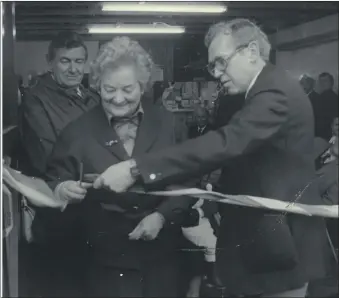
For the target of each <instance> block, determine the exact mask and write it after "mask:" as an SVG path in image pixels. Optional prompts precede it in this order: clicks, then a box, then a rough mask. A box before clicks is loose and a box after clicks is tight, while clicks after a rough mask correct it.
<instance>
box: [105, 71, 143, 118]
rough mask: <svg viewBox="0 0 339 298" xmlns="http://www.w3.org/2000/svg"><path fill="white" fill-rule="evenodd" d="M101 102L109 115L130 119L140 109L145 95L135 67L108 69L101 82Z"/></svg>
mask: <svg viewBox="0 0 339 298" xmlns="http://www.w3.org/2000/svg"><path fill="white" fill-rule="evenodd" d="M100 94H101V102H102V106H103V108H104V110H105V111H106V113H107V114H109V115H111V116H113V117H128V116H130V115H132V114H133V113H134V112H135V111H136V109H137V108H138V106H139V104H140V100H141V96H142V94H143V92H142V90H141V87H140V84H139V81H138V80H137V75H136V70H135V67H134V66H132V65H122V66H120V67H118V68H115V69H110V68H108V69H106V70H105V71H104V72H103V74H102V76H101V82H100Z"/></svg>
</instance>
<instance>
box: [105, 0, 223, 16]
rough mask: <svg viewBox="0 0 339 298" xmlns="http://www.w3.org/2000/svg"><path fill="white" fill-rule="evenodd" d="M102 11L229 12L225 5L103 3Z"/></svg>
mask: <svg viewBox="0 0 339 298" xmlns="http://www.w3.org/2000/svg"><path fill="white" fill-rule="evenodd" d="M102 11H116V12H159V13H196V14H208V13H210V14H219V13H224V12H226V11H227V6H225V5H223V4H219V3H216V4H199V3H194V4H193V3H191V4H185V3H170V2H167V3H166V2H165V3H159V2H158V3H150V2H139V3H137V4H135V3H128V2H127V3H114V2H113V3H112V2H110V3H103V4H102Z"/></svg>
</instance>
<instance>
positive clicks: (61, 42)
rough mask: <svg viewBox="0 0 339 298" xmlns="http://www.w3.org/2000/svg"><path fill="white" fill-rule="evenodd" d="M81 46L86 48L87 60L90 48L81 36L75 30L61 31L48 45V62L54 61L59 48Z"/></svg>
mask: <svg viewBox="0 0 339 298" xmlns="http://www.w3.org/2000/svg"><path fill="white" fill-rule="evenodd" d="M80 47H82V48H83V49H84V50H85V52H86V60H87V58H88V50H87V47H86V45H85V43H84V41H83V40H82V38H81V36H80V35H79V34H78V33H76V32H73V31H63V32H60V33H58V34H57V35H56V36H55V38H53V39H52V41H51V42H50V44H49V46H48V53H47V60H48V62H50V61H52V60H53V59H54V58H55V54H56V51H57V50H58V49H74V48H80Z"/></svg>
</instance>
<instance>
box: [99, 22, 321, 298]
mask: <svg viewBox="0 0 339 298" xmlns="http://www.w3.org/2000/svg"><path fill="white" fill-rule="evenodd" d="M205 44H206V46H207V47H208V60H209V67H208V69H209V71H210V73H211V74H212V75H213V76H214V77H215V78H217V79H218V80H220V81H221V83H222V84H223V87H224V88H225V90H226V91H227V92H228V93H230V94H239V93H245V103H244V105H243V107H242V108H241V110H240V111H239V112H238V113H236V114H235V115H234V116H233V117H232V118H231V120H230V122H229V123H228V125H225V126H223V127H221V128H219V129H218V130H216V131H210V132H208V133H207V134H205V135H203V136H201V137H198V138H195V139H190V140H187V141H185V142H183V143H181V144H178V145H176V146H172V147H168V148H166V149H164V150H160V151H158V152H154V153H153V152H152V154H145V155H143V156H140V157H136V158H135V159H131V160H128V161H124V162H121V163H120V164H117V165H112V166H110V167H109V168H108V169H106V171H105V172H103V173H102V174H101V175H100V176H99V177H98V178H97V179H96V181H95V182H94V184H93V187H94V188H98V189H100V188H102V187H104V188H109V189H111V190H113V191H115V192H119V193H120V192H124V191H126V190H127V189H128V188H129V187H131V186H132V185H133V184H134V183H135V182H136V181H143V183H144V184H145V186H146V187H147V186H148V187H150V188H153V187H156V186H157V185H167V184H172V183H176V182H178V181H184V180H185V179H189V178H190V177H191V176H192V175H195V176H197V175H203V174H207V173H209V172H210V171H212V170H215V169H217V168H220V167H221V166H224V165H227V164H231V163H234V164H238V171H237V172H235V173H232V175H230V176H228V177H227V180H228V188H225V189H222V192H223V193H225V194H245V195H252V196H259V197H267V198H275V199H279V200H282V201H287V202H294V201H298V202H300V203H305V204H318V203H319V201H320V195H319V190H318V185H317V184H316V182H315V181H314V177H315V168H314V159H313V141H314V132H313V121H314V120H313V112H312V107H311V103H310V101H309V99H308V98H307V96H306V94H304V92H303V90H302V88H301V87H300V85H299V84H298V82H295V80H294V79H293V78H292V77H290V76H289V75H288V73H287V72H285V71H283V70H281V69H279V68H278V67H276V66H274V65H271V64H270V63H269V62H268V61H269V54H270V50H271V45H270V43H269V40H268V38H267V36H266V34H265V33H264V32H263V31H262V30H261V29H260V28H259V27H258V26H257V25H255V24H253V23H252V22H251V21H249V20H247V19H233V20H231V21H229V22H221V23H218V24H215V25H213V26H212V27H211V28H210V29H209V31H208V33H207V35H206V37H205ZM131 171H133V173H138V174H139V175H135V176H132V175H131ZM310 181H312V182H313V183H310ZM220 191H221V189H220ZM219 211H220V214H221V223H220V228H219V233H218V243H217V244H218V245H217V247H218V250H217V262H216V264H217V266H216V267H217V271H218V276H219V278H220V279H221V281H222V283H223V285H224V286H225V287H226V291H225V292H224V294H225V295H230V296H245V297H246V296H253V295H260V296H261V297H305V295H306V290H307V285H308V282H309V281H311V280H313V279H317V278H321V277H323V276H324V274H325V266H324V252H323V248H322V244H321V241H323V239H324V238H325V237H326V233H325V232H326V231H325V223H324V220H323V218H319V217H307V216H301V215H293V214H288V215H286V216H282V215H281V214H275V213H272V212H270V211H267V210H265V209H256V208H250V207H242V206H234V205H228V204H224V205H223V206H220V208H219Z"/></svg>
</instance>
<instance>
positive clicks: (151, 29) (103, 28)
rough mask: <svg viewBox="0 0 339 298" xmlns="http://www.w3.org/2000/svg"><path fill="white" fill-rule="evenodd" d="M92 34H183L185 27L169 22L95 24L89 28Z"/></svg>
mask: <svg viewBox="0 0 339 298" xmlns="http://www.w3.org/2000/svg"><path fill="white" fill-rule="evenodd" d="M88 33H90V34H182V33H185V27H182V26H170V25H167V24H162V25H160V26H159V24H150V25H147V24H133V25H131V24H124V25H117V26H114V25H93V26H90V27H89V28H88Z"/></svg>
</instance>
